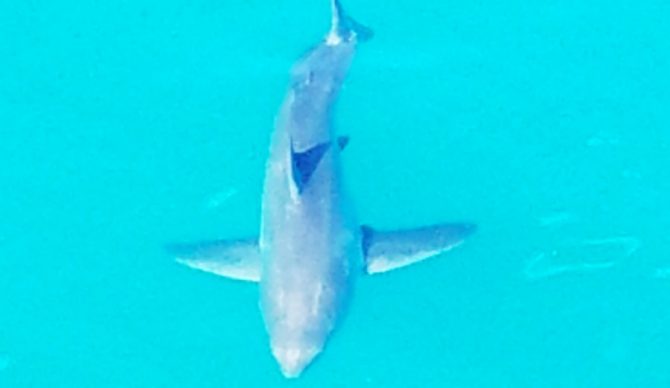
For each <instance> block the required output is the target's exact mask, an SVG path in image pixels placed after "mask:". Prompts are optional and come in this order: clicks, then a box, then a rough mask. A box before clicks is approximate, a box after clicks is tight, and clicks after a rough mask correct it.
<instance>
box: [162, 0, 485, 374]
mask: <svg viewBox="0 0 670 388" xmlns="http://www.w3.org/2000/svg"><path fill="white" fill-rule="evenodd" d="M331 7H332V25H331V29H330V31H329V32H328V34H327V35H326V37H325V38H324V39H323V40H322V41H321V42H320V43H319V44H317V45H316V46H315V47H314V48H313V49H312V50H310V51H309V52H308V53H307V54H306V55H305V56H304V57H303V58H302V59H300V60H299V61H298V62H297V63H296V64H295V66H294V67H293V69H292V71H291V85H290V88H289V91H288V93H287V96H286V98H285V100H284V103H283V105H282V108H281V110H280V113H279V115H278V119H277V122H276V127H275V131H274V133H273V135H272V140H271V146H270V153H269V157H268V161H267V165H266V171H265V183H264V190H263V198H262V219H261V223H260V224H261V226H260V233H259V235H258V236H254V237H249V238H244V239H237V240H219V241H206V242H201V243H196V244H179V245H173V246H171V247H170V248H171V251H172V252H173V253H174V254H175V255H176V256H177V260H178V261H179V262H181V263H183V264H186V265H188V266H190V267H192V268H196V269H199V270H203V271H207V272H211V273H215V274H217V275H220V276H224V277H228V278H233V279H239V280H246V281H251V282H258V283H259V285H260V308H261V313H262V315H263V320H264V322H265V327H266V330H267V332H268V335H269V338H270V348H271V351H272V354H273V356H274V357H275V359H276V360H277V362H278V364H279V367H280V369H281V371H282V373H283V375H284V376H286V377H288V378H293V377H297V376H299V375H300V374H301V372H302V371H303V370H304V369H305V368H306V367H307V366H308V365H309V364H310V363H311V362H312V360H313V359H314V358H315V357H316V356H317V355H318V354H319V353H320V352H321V351H322V350H323V349H324V346H325V344H326V342H327V340H328V338H329V337H330V335H331V334H332V332H333V330H334V329H335V328H336V327H337V326H338V323H339V322H340V321H341V319H342V317H343V316H344V314H345V313H346V311H347V305H348V304H349V302H350V297H351V290H352V288H353V286H354V284H355V281H356V278H357V277H358V276H359V275H360V274H365V273H367V274H374V273H380V272H387V271H389V270H392V269H395V268H400V267H404V266H406V265H409V264H412V263H415V262H418V261H421V260H423V259H426V258H428V257H431V256H435V255H438V254H440V253H443V252H445V251H447V250H449V249H451V248H453V247H455V246H457V245H459V244H460V243H462V242H463V240H464V239H465V237H467V236H468V235H469V234H471V233H472V232H473V231H474V230H475V226H474V225H473V224H465V223H463V224H459V223H450V224H436V225H431V226H426V227H420V228H415V229H407V230H397V231H379V230H375V229H373V228H371V227H368V226H361V225H360V224H359V223H358V222H357V220H356V218H355V212H354V211H353V206H352V204H351V201H350V199H349V197H348V195H347V193H346V190H345V188H344V185H343V183H342V177H341V168H340V167H341V163H340V158H341V154H342V151H343V149H344V148H345V147H346V144H347V143H348V138H346V137H338V135H337V134H336V133H335V130H334V128H333V126H332V115H333V107H334V103H335V101H336V98H337V95H338V92H339V90H340V87H341V86H342V83H343V82H344V78H345V75H346V73H347V70H348V68H349V66H350V64H351V61H352V58H353V56H354V53H355V51H356V48H357V46H358V44H359V43H360V42H363V41H365V40H368V39H369V38H370V37H371V36H372V32H371V30H369V29H368V28H366V27H364V26H362V25H361V24H359V23H357V22H356V21H354V20H353V19H351V18H350V17H349V16H347V15H346V14H345V13H344V11H343V10H342V7H341V5H340V4H339V1H338V0H331Z"/></svg>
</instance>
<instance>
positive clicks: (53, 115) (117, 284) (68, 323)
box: [0, 0, 670, 388]
mask: <svg viewBox="0 0 670 388" xmlns="http://www.w3.org/2000/svg"><path fill="white" fill-rule="evenodd" d="M345 6H346V7H347V8H348V10H349V13H350V14H352V15H353V16H354V17H355V18H356V19H358V20H359V21H361V22H362V23H364V24H366V25H368V26H370V27H372V28H373V29H374V30H375V33H376V35H375V38H374V39H373V40H371V41H370V42H366V43H365V44H362V45H361V46H360V48H359V51H358V53H357V57H356V59H355V61H354V64H353V66H352V69H351V72H350V76H349V78H348V80H347V83H346V86H345V88H344V90H343V91H342V94H341V98H340V101H339V104H338V107H337V114H336V125H337V128H338V131H339V132H340V133H342V134H346V135H348V136H350V137H351V142H350V144H349V146H348V148H347V150H346V152H345V153H344V155H343V158H344V173H345V177H346V180H347V184H348V186H349V189H350V190H349V191H350V192H351V194H352V196H353V199H354V201H355V204H356V207H357V211H358V218H359V220H360V221H361V222H362V223H365V224H369V225H373V226H377V227H383V228H395V227H398V228H400V227H412V226H417V225H423V224H429V223H435V222H443V221H473V222H476V223H477V224H478V225H479V230H478V232H477V234H476V235H474V236H473V237H472V238H470V239H469V240H468V242H467V243H466V244H465V245H463V246H462V247H459V248H458V249H456V250H454V251H452V252H449V253H447V254H445V255H443V256H440V257H438V258H434V259H432V260H429V261H426V262H423V263H420V264H417V265H415V266H411V267H409V268H406V269H403V270H399V271H397V272H392V273H387V274H383V275H379V276H374V277H368V278H362V279H360V280H359V282H358V285H357V290H356V298H355V300H354V303H353V305H352V308H351V310H350V313H349V315H348V317H347V319H346V320H345V322H344V324H343V325H342V326H341V328H340V329H339V330H338V331H337V333H336V334H335V336H334V337H333V338H332V340H331V341H330V343H329V345H328V347H327V349H326V350H325V352H324V353H323V354H322V355H321V356H320V357H319V358H318V359H317V360H316V362H315V363H314V364H313V365H312V366H311V367H310V368H309V369H308V370H307V371H306V372H305V373H304V374H303V376H302V377H301V378H300V379H298V380H295V381H287V380H285V379H284V378H283V377H282V376H281V374H280V373H279V369H278V367H277V365H276V363H275V361H274V360H273V359H272V357H271V355H270V352H269V349H268V342H267V338H266V335H265V332H264V329H263V324H262V320H261V317H260V314H259V310H258V303H257V296H258V295H257V289H256V287H255V286H254V285H253V284H248V283H239V282H235V281H231V280H227V279H223V278H219V277H216V276H212V275H209V274H205V273H201V272H197V271H193V270H190V269H188V268H185V267H182V266H180V265H179V264H177V263H175V262H174V260H173V259H172V258H171V257H169V255H167V254H166V253H165V252H164V251H163V250H162V247H163V245H164V244H166V243H169V242H174V241H191V240H200V239H209V238H225V237H239V236H247V235H251V234H253V233H256V232H257V228H258V223H259V217H260V194H261V184H262V178H263V167H264V163H265V157H266V154H267V150H268V144H269V140H270V133H271V130H272V128H273V123H274V118H275V115H276V113H277V111H278V109H279V105H280V103H281V101H282V98H283V96H284V93H285V91H286V88H287V85H288V70H289V68H290V67H291V64H292V63H293V62H294V61H295V60H296V59H297V58H298V57H300V55H301V54H302V53H303V52H304V51H305V50H306V49H308V48H309V47H311V46H312V45H313V44H315V43H316V42H317V41H318V40H319V39H321V37H322V36H323V34H324V33H325V32H326V30H327V29H328V24H329V17H330V15H329V11H330V9H329V5H328V2H327V1H325V0H320V1H300V0H282V1H261V0H245V1H239V0H199V1H175V0H167V1H155V0H138V1H124V0H118V1H109V2H99V1H91V0H83V1H68V0H61V1H45V0H25V1H9V0H5V1H2V2H1V3H0V162H1V163H0V387H3V388H4V387H7V388H13V387H17V388H18V387H21V388H23V387H70V388H78V387H143V388H145V387H289V386H290V387H669V386H670V350H669V349H670V247H669V244H670V237H669V236H668V231H669V230H670V201H669V200H668V195H669V194H670V157H669V153H670V39H668V37H670V27H669V26H670V25H669V24H668V19H669V17H670V3H669V2H667V1H660V0H639V1H620V0H614V1H603V0H593V1H576V0H566V1H561V2H555V1H540V2H528V1H518V0H515V1H504V2H499V1H490V0H489V1H461V2H454V1H436V0H426V1H409V0H397V1H381V0H366V1H363V0H348V1H346V2H345Z"/></svg>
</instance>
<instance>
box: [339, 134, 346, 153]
mask: <svg viewBox="0 0 670 388" xmlns="http://www.w3.org/2000/svg"><path fill="white" fill-rule="evenodd" d="M348 145H349V136H340V137H338V138H337V146H338V147H339V148H340V151H343V150H344V149H345V148H347V146H348Z"/></svg>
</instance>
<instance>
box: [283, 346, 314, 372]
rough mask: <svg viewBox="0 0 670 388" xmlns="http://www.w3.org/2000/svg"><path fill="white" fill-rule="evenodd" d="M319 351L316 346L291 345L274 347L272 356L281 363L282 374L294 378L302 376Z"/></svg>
mask: <svg viewBox="0 0 670 388" xmlns="http://www.w3.org/2000/svg"><path fill="white" fill-rule="evenodd" d="M319 351H320V350H319V349H318V348H317V347H314V346H300V345H291V346H277V347H273V349H272V354H273V355H274V357H275V359H276V360H277V362H278V363H279V367H280V368H281V371H282V374H283V375H284V376H285V377H288V378H294V377H298V376H300V373H302V371H303V370H304V369H305V368H306V367H307V365H309V364H310V363H311V362H312V360H313V359H314V357H316V355H317V354H319Z"/></svg>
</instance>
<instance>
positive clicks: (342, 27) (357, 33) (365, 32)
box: [330, 0, 374, 42]
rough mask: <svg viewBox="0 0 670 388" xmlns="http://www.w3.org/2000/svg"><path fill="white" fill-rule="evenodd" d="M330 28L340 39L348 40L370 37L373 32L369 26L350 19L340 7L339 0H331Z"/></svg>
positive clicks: (368, 38)
mask: <svg viewBox="0 0 670 388" xmlns="http://www.w3.org/2000/svg"><path fill="white" fill-rule="evenodd" d="M330 4H331V12H332V21H331V24H332V25H331V30H332V33H335V34H336V35H337V36H339V37H340V38H341V39H343V40H345V41H350V40H352V39H353V38H355V39H356V40H358V41H360V42H364V41H367V40H370V39H372V36H373V35H374V32H373V31H372V29H370V28H369V27H366V26H364V25H362V24H361V23H359V22H357V21H356V20H354V19H352V18H351V17H350V16H349V15H347V13H346V12H345V11H344V8H342V4H341V3H340V1H339V0H331V2H330Z"/></svg>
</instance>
